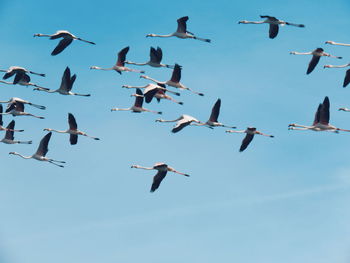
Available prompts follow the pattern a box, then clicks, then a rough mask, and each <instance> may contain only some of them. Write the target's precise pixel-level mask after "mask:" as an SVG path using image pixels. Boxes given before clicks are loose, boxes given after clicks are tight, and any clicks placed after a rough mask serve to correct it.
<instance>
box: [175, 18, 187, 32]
mask: <svg viewBox="0 0 350 263" xmlns="http://www.w3.org/2000/svg"><path fill="white" fill-rule="evenodd" d="M187 20H188V16H184V17H181V18H179V19H178V20H177V30H176V32H179V33H186V32H187V25H186V22H187Z"/></svg>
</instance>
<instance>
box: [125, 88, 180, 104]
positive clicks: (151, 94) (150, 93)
mask: <svg viewBox="0 0 350 263" xmlns="http://www.w3.org/2000/svg"><path fill="white" fill-rule="evenodd" d="M122 87H123V88H127V89H143V95H144V97H145V102H146V103H150V102H151V101H152V99H153V98H156V99H157V100H158V102H159V101H160V100H161V99H166V100H171V101H173V102H175V103H177V104H180V105H183V102H181V101H177V100H174V99H173V98H172V97H170V96H169V95H167V94H166V92H169V93H173V94H175V95H177V96H180V93H178V92H174V91H171V90H168V89H166V88H165V85H164V84H161V83H158V85H156V84H153V83H150V84H147V85H146V86H141V87H140V86H129V85H123V86H122Z"/></svg>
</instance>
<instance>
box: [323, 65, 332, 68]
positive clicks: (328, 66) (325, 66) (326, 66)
mask: <svg viewBox="0 0 350 263" xmlns="http://www.w3.org/2000/svg"><path fill="white" fill-rule="evenodd" d="M330 67H331V65H324V66H323V68H330Z"/></svg>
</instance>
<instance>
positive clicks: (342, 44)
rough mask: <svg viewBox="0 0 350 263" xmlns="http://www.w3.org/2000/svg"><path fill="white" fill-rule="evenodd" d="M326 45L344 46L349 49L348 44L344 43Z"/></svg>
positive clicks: (349, 45)
mask: <svg viewBox="0 0 350 263" xmlns="http://www.w3.org/2000/svg"><path fill="white" fill-rule="evenodd" d="M327 44H331V45H336V46H346V47H350V44H344V43H336V42H333V43H327Z"/></svg>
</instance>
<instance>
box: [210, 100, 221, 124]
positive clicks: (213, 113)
mask: <svg viewBox="0 0 350 263" xmlns="http://www.w3.org/2000/svg"><path fill="white" fill-rule="evenodd" d="M220 106H221V100H220V99H218V100H217V101H216V102H215V104H214V106H213V108H212V110H211V114H210V118H209V120H210V121H212V122H217V121H218V117H219V114H220Z"/></svg>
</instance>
